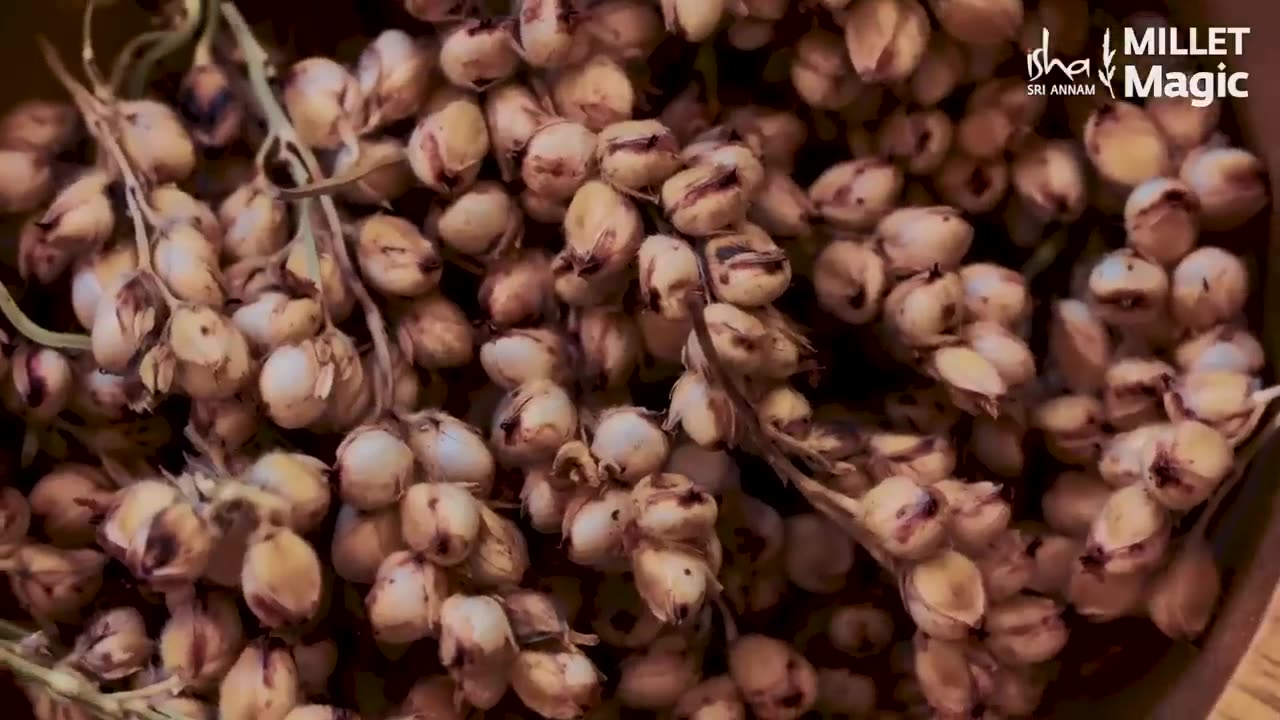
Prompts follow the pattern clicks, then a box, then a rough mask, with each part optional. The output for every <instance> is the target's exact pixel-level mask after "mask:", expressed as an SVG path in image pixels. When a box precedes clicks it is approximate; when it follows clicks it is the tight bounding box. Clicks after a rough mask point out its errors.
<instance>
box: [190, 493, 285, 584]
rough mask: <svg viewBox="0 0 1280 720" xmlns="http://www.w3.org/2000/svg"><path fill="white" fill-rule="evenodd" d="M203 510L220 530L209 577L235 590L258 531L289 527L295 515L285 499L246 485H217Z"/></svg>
mask: <svg viewBox="0 0 1280 720" xmlns="http://www.w3.org/2000/svg"><path fill="white" fill-rule="evenodd" d="M201 511H202V515H203V516H204V517H205V518H206V519H207V520H208V522H209V525H210V526H211V527H213V528H214V529H216V530H217V545H216V552H213V553H211V554H210V556H209V564H208V566H207V567H206V568H205V578H207V579H208V580H210V581H211V582H213V583H215V584H217V585H221V586H223V587H235V588H238V587H239V586H240V578H241V571H242V570H243V566H244V556H245V551H246V550H247V549H248V546H249V541H250V539H251V537H252V535H253V533H254V531H256V530H257V529H258V528H260V527H263V526H265V525H287V524H288V523H289V521H290V515H291V509H290V507H289V504H288V502H286V501H285V500H284V498H281V497H280V496H278V495H274V494H272V493H269V492H267V491H265V490H261V489H259V488H256V487H254V486H252V485H247V484H244V483H222V484H218V485H215V486H214V488H213V493H212V495H211V497H210V498H209V500H208V503H207V504H206V505H205V506H204V507H202V508H201Z"/></svg>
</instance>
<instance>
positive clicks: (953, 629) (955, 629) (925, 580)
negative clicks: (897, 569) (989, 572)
mask: <svg viewBox="0 0 1280 720" xmlns="http://www.w3.org/2000/svg"><path fill="white" fill-rule="evenodd" d="M901 591H902V599H903V602H904V603H905V604H906V606H907V612H909V613H910V614H911V619H912V620H914V621H915V623H916V626H917V627H918V628H920V630H921V631H923V632H925V633H927V634H928V635H930V636H932V637H936V638H939V639H943V640H960V639H963V638H965V637H968V635H969V632H970V631H971V630H972V629H973V628H976V627H978V625H979V624H981V622H982V619H983V617H984V616H985V615H986V611H987V595H986V591H985V590H984V589H983V576H982V573H981V572H980V571H979V570H978V566H977V565H975V564H974V563H973V561H972V560H970V559H969V558H967V557H965V556H964V555H961V554H960V553H958V552H956V551H954V550H943V551H942V552H941V553H939V554H938V555H936V556H934V557H933V558H931V559H929V560H926V561H924V562H921V563H917V564H916V565H913V566H912V567H911V568H910V569H908V570H907V571H906V573H905V574H904V575H903V576H902V580H901Z"/></svg>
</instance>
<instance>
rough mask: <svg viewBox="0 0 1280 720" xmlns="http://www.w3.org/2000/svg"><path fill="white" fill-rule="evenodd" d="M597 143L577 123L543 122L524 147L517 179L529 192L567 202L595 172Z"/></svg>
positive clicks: (588, 132)
mask: <svg viewBox="0 0 1280 720" xmlns="http://www.w3.org/2000/svg"><path fill="white" fill-rule="evenodd" d="M598 142H599V141H598V138H597V137H596V134H595V133H594V132H592V131H591V129H590V128H588V127H587V126H585V125H582V124H580V123H576V122H573V121H571V120H557V121H548V122H545V123H543V124H542V125H541V126H540V127H539V128H538V129H537V130H536V131H535V132H534V133H533V135H532V136H531V137H530V138H529V140H528V144H527V145H525V148H524V158H523V159H522V160H521V163H520V177H521V179H523V180H524V184H525V186H526V187H527V188H528V189H529V191H530V192H533V193H535V194H537V195H539V196H541V197H545V198H551V199H555V200H568V199H569V198H571V197H573V195H574V193H576V192H577V191H578V188H580V187H582V184H583V183H585V182H586V181H587V180H588V179H590V177H591V175H592V174H593V173H594V172H595V170H596V146H597V144H598ZM664 187H665V186H664Z"/></svg>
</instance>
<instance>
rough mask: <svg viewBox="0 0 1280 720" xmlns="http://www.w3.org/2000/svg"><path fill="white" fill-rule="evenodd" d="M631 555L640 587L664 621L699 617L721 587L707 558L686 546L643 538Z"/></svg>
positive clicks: (637, 583)
mask: <svg viewBox="0 0 1280 720" xmlns="http://www.w3.org/2000/svg"><path fill="white" fill-rule="evenodd" d="M630 555H631V570H632V572H633V573H634V574H635V583H636V590H637V591H638V592H639V593H640V597H641V598H643V599H644V601H645V604H646V605H647V606H648V607H649V611H650V612H651V613H653V615H654V616H655V617H657V618H658V619H659V620H661V621H662V622H665V623H670V624H674V625H679V624H681V623H684V622H686V621H688V620H690V619H692V618H694V617H696V616H697V615H698V613H699V612H700V611H701V609H702V606H703V603H704V602H705V601H706V598H707V595H708V594H709V593H711V592H714V591H715V589H716V587H717V583H716V580H715V572H714V571H713V570H712V568H711V567H709V566H708V564H707V562H706V559H704V558H703V557H701V556H699V555H697V554H695V553H694V552H692V551H690V550H687V549H684V548H682V547H678V546H674V545H672V546H667V545H660V544H657V543H654V542H650V541H647V540H642V541H641V542H640V543H639V544H638V545H637V546H636V547H635V548H634V549H632V550H631V553H630Z"/></svg>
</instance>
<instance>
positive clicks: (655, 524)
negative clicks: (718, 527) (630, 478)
mask: <svg viewBox="0 0 1280 720" xmlns="http://www.w3.org/2000/svg"><path fill="white" fill-rule="evenodd" d="M631 498H632V502H633V504H634V521H633V522H634V525H635V528H636V530H638V531H639V532H640V533H641V534H642V535H644V536H645V537H646V538H648V539H651V540H655V541H659V542H664V541H675V542H679V541H687V542H697V541H699V540H700V539H704V538H707V537H710V536H711V535H713V534H714V531H715V523H716V513H717V508H716V500H715V498H714V497H712V496H711V495H710V494H709V493H707V492H704V491H702V490H700V489H698V488H697V487H695V486H694V484H693V482H692V481H691V480H689V478H687V477H685V476H683V475H676V474H674V473H655V474H653V475H650V476H648V477H646V478H644V479H643V480H641V481H640V482H639V483H638V484H637V485H636V486H635V488H634V489H633V490H632V491H631Z"/></svg>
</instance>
